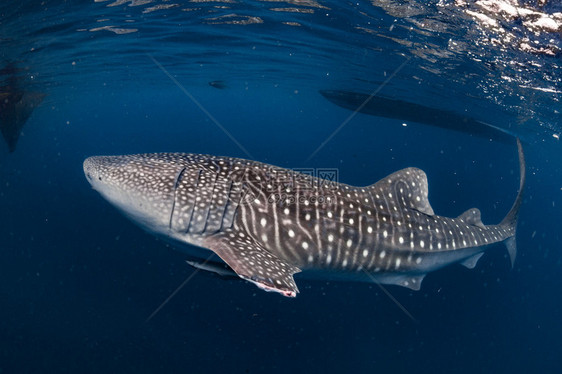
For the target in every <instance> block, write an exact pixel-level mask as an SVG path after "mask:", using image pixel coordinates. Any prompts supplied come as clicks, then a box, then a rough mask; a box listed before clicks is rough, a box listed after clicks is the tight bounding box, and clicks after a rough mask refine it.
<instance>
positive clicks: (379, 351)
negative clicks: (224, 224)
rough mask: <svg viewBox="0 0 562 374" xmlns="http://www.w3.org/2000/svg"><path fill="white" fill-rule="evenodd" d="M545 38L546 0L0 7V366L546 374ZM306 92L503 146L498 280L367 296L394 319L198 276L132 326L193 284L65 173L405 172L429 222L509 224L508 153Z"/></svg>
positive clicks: (561, 199) (465, 277) (348, 301)
mask: <svg viewBox="0 0 562 374" xmlns="http://www.w3.org/2000/svg"><path fill="white" fill-rule="evenodd" d="M561 31H562V5H560V3H559V2H558V1H554V0H550V1H548V0H541V1H524V0H495V1H492V0H489V1H484V0H464V1H463V0H440V1H437V0H435V1H421V0H418V1H414V0H410V1H393V0H373V1H358V2H347V1H333V0H331V1H320V0H318V1H315V0H307V1H297V0H293V1H284V2H283V1H236V2H234V1H230V0H224V1H211V0H209V1H204V0H197V1H179V0H178V1H176V0H170V1H160V0H116V1H114V0H109V1H103V0H95V1H94V0H78V1H62V0H59V1H55V0H45V1H26V0H20V1H4V2H3V3H2V4H1V5H0V43H1V44H0V45H1V46H2V49H1V59H0V62H1V63H2V65H1V66H0V72H1V74H2V75H1V76H0V80H1V81H0V82H1V85H0V86H1V87H2V88H1V89H0V95H1V96H0V97H1V98H2V100H4V101H5V100H7V98H11V97H13V96H11V95H15V97H18V99H19V98H20V97H23V98H25V97H29V96H25V95H23V96H22V95H20V94H22V93H28V94H33V93H41V97H42V101H41V102H40V104H37V105H34V110H33V111H32V112H30V111H28V113H27V115H29V118H28V119H27V116H25V118H26V119H27V120H24V119H22V116H23V114H22V115H20V116H19V117H18V116H15V117H14V116H9V115H7V114H6V113H12V112H9V110H11V109H10V108H8V107H7V106H6V105H4V106H2V107H1V109H2V113H0V117H1V119H2V121H3V122H2V126H6V124H7V123H15V122H18V121H19V122H18V123H21V124H22V126H23V124H24V125H25V126H23V127H22V128H21V129H18V132H17V134H19V139H18V141H17V145H16V147H15V150H14V151H13V152H10V150H9V147H8V145H7V143H4V141H3V140H1V141H0V372H2V373H37V372H57V373H61V372H72V373H75V372H84V373H88V372H96V373H99V372H137V373H138V372H169V373H175V372H189V373H200V372H218V371H228V372H232V373H261V372H265V373H287V372H326V373H341V372H358V373H364V372H391V371H392V372H427V373H437V372H447V373H449V372H457V373H473V372H497V373H513V372H529V371H531V370H533V371H536V372H545V373H546V372H558V371H559V368H560V366H561V364H562V359H561V357H562V345H561V344H560V341H559V340H560V339H559V337H560V336H561V335H562V324H561V323H560V315H561V313H562V301H561V300H560V296H559V294H560V293H559V289H560V288H561V287H562V276H561V275H560V273H561V272H560V270H561V260H562V254H561V250H560V244H559V243H560V241H561V239H562V238H561V235H560V222H561V220H562V215H561V214H560V213H559V209H560V207H561V206H562V168H561V167H560V164H561V162H562V153H561V152H560V143H559V140H558V139H559V134H560V133H561V132H562V122H561V118H560V112H561V111H562V104H560V97H561V93H562V78H561V77H562V75H561V66H562V64H560V57H561V51H562V43H561V37H560V35H561V34H560V32H561ZM322 90H338V92H344V91H345V92H360V93H363V94H367V95H381V96H384V97H389V98H392V99H395V100H400V101H401V102H408V103H415V104H417V105H420V106H423V107H424V108H434V109H438V110H441V111H444V112H445V111H450V112H455V113H458V114H462V115H464V116H467V117H471V118H474V119H476V120H478V121H480V122H483V123H486V124H489V125H491V126H493V127H494V128H496V127H497V128H501V129H503V130H504V131H506V132H508V133H509V134H511V135H516V136H519V137H521V138H522V139H523V141H524V148H525V151H526V156H527V173H528V179H527V182H528V183H527V187H526V191H525V198H524V202H523V206H522V209H521V213H520V219H519V227H518V231H517V245H518V250H519V252H518V257H517V260H516V262H515V266H514V268H513V269H511V266H510V263H509V259H508V257H507V253H506V251H505V248H504V246H502V245H497V246H495V247H494V248H493V249H491V250H489V251H487V253H486V255H485V256H484V257H483V258H482V260H481V261H480V262H479V263H478V266H477V267H476V268H475V269H474V270H467V269H465V268H464V267H461V266H458V265H455V266H451V267H448V268H445V269H442V270H440V271H437V272H435V273H432V274H430V275H429V276H427V277H426V279H425V280H424V284H423V286H422V289H421V290H420V291H417V292H416V291H411V290H409V289H405V288H401V287H395V286H389V287H388V288H387V289H388V291H389V292H390V293H391V294H392V296H393V297H394V298H395V299H396V300H397V301H398V302H399V303H400V305H402V307H403V308H405V309H406V310H407V311H408V313H410V314H411V315H412V316H413V320H412V319H411V318H410V317H409V316H408V315H407V314H406V313H404V312H403V311H402V310H401V309H400V307H399V305H397V304H396V303H395V302H394V301H393V300H392V299H391V298H389V297H388V296H387V295H386V294H385V293H383V292H382V291H381V289H380V288H379V287H378V286H377V285H375V284H369V283H353V282H333V281H330V282H326V281H308V280H303V279H299V278H298V276H297V277H296V279H297V282H298V284H299V288H300V291H301V292H300V294H299V295H298V297H297V298H295V299H289V298H284V297H281V296H279V295H278V294H272V293H265V292H263V291H261V290H259V289H257V288H256V287H255V286H253V285H251V284H248V283H245V282H242V281H233V280H224V279H221V278H219V277H216V276H213V275H208V274H204V273H203V272H199V273H197V274H196V275H195V276H194V277H193V278H191V280H190V281H189V282H188V283H186V284H185V286H183V287H182V288H181V289H180V290H179V291H178V292H177V294H175V295H174V296H173V297H172V298H171V299H170V300H169V301H168V302H167V303H165V304H164V305H163V306H162V308H161V309H160V310H159V311H158V313H156V314H155V315H154V316H153V317H152V318H150V319H149V320H148V321H147V319H148V317H149V316H151V314H152V313H153V312H155V310H157V308H159V306H161V305H162V303H163V302H164V301H165V300H166V299H167V298H168V297H169V296H170V295H171V294H172V293H173V292H174V290H176V288H177V287H178V286H180V285H181V284H182V283H183V282H184V281H185V280H186V279H187V278H188V277H190V275H192V274H193V272H194V270H193V269H192V268H190V267H189V266H188V265H187V264H186V263H185V261H184V255H183V254H182V253H180V252H178V251H175V250H174V249H173V248H172V247H170V246H169V245H168V244H166V243H164V242H162V241H159V240H157V239H156V238H154V237H153V236H151V235H150V234H148V233H146V232H144V231H142V230H141V229H140V228H138V227H137V226H135V225H134V224H133V223H132V222H130V221H129V220H128V219H127V218H125V217H124V216H122V215H121V214H120V213H119V212H118V211H117V210H116V209H114V208H113V207H112V206H111V205H110V204H108V203H107V202H106V201H104V200H103V199H102V198H101V197H100V196H99V194H97V193H96V192H95V191H93V190H92V189H91V188H90V186H89V184H88V183H87V181H86V179H85V178H84V175H83V171H82V162H83V160H84V159H85V158H86V157H88V156H91V155H101V154H126V153H141V152H142V153H144V152H172V151H174V152H175V151H178V152H193V153H208V154H216V155H228V156H235V157H242V158H252V159H256V160H259V161H263V162H267V163H271V164H274V165H278V166H282V167H287V168H335V169H337V170H338V179H339V181H341V182H344V183H348V184H352V185H368V184H371V183H374V182H375V181H377V180H379V179H381V178H383V177H384V176H386V175H388V174H390V173H392V172H394V171H396V170H399V169H401V168H404V167H408V166H416V167H419V168H421V169H423V170H424V171H425V172H426V173H427V175H428V178H429V183H430V193H429V198H430V201H431V203H432V206H433V209H434V210H435V212H436V213H438V214H440V215H444V216H452V217H454V216H457V215H459V214H460V213H462V212H463V211H465V210H466V209H468V208H470V207H478V208H479V209H480V210H481V211H482V216H483V220H484V223H486V224H491V223H497V222H499V221H500V220H501V219H502V218H503V216H504V215H505V214H506V212H507V211H508V210H509V208H510V206H511V204H512V202H513V200H514V199H515V196H516V193H517V187H518V165H517V152H516V146H515V141H514V140H513V141H512V142H510V141H497V140H490V137H489V136H476V135H475V134H473V133H470V132H459V131H454V130H451V129H446V128H443V127H439V126H432V125H431V124H420V123H416V122H415V121H411V120H401V119H400V118H385V117H381V116H375V115H368V114H365V113H361V112H360V111H359V112H358V113H356V112H354V111H352V110H349V109H346V108H343V107H341V106H338V105H336V104H335V103H333V102H331V101H329V100H327V99H326V98H325V97H323V96H322V95H321V94H320V91H322ZM43 95H44V97H43ZM35 97H37V95H35ZM21 100H23V99H21ZM358 104H362V103H355V102H354V103H352V105H355V106H356V107H357V108H358V107H359V105H358ZM410 114H411V113H404V118H408V117H409V115H410ZM452 127H453V128H454V127H455V124H452ZM224 130H226V132H225V131H224ZM227 133H228V134H227Z"/></svg>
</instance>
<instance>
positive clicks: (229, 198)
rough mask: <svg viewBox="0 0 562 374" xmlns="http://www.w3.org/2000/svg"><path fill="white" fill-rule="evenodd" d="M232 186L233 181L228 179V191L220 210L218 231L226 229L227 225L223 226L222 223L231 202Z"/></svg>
mask: <svg viewBox="0 0 562 374" xmlns="http://www.w3.org/2000/svg"><path fill="white" fill-rule="evenodd" d="M233 188H234V181H232V180H231V181H230V185H229V186H228V192H227V193H226V201H225V204H224V210H223V212H222V217H221V226H220V229H219V231H221V230H224V229H227V228H229V227H225V225H224V223H225V221H226V219H227V216H226V215H227V213H228V208H229V206H230V204H232V189H233Z"/></svg>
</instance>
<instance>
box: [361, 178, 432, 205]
mask: <svg viewBox="0 0 562 374" xmlns="http://www.w3.org/2000/svg"><path fill="white" fill-rule="evenodd" d="M367 188H368V189H369V190H370V192H371V195H372V196H373V198H374V199H375V203H376V204H377V205H378V204H379V202H380V201H381V200H385V201H393V202H398V204H400V206H402V207H404V208H410V209H414V210H417V211H418V212H421V213H423V214H427V215H428V216H433V215H434V214H435V213H434V212H433V208H432V207H431V205H430V204H429V199H428V197H427V195H428V184H427V176H426V175H425V173H424V171H423V170H420V169H417V168H406V169H402V170H398V171H397V172H395V173H392V174H390V175H389V176H388V177H386V178H384V179H381V180H380V181H378V182H377V183H375V184H372V185H370V186H369V187H367Z"/></svg>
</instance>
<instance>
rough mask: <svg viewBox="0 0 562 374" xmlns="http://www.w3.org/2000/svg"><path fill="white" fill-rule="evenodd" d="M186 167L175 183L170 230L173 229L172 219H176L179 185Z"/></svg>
mask: <svg viewBox="0 0 562 374" xmlns="http://www.w3.org/2000/svg"><path fill="white" fill-rule="evenodd" d="M185 169H187V168H183V169H181V171H180V172H179V173H178V176H177V177H176V183H175V184H174V198H173V200H172V210H171V212H170V222H169V224H168V228H169V229H170V230H171V229H172V220H173V219H174V210H175V209H176V196H177V191H178V186H179V185H180V182H181V178H182V176H183V173H184V172H185Z"/></svg>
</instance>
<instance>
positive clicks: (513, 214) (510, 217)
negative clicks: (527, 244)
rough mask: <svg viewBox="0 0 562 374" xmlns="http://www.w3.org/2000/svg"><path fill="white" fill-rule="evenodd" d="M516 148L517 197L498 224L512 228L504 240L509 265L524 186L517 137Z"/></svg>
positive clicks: (523, 160) (522, 160)
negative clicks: (517, 159)
mask: <svg viewBox="0 0 562 374" xmlns="http://www.w3.org/2000/svg"><path fill="white" fill-rule="evenodd" d="M517 150H518V152H519V175H520V177H519V192H518V193H517V198H515V201H514V202H513V205H512V207H511V209H510V210H509V213H507V215H506V216H505V218H504V219H503V220H502V221H501V222H500V226H508V227H510V228H513V236H511V237H510V238H508V239H507V240H506V241H505V245H506V247H507V251H508V253H509V258H510V259H511V266H513V263H514V262H515V257H516V255H517V246H516V244H515V233H516V231H517V218H518V217H519V208H520V207H521V201H522V200H523V189H524V188H525V154H524V153H523V146H522V145H521V141H520V140H519V139H517Z"/></svg>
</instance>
